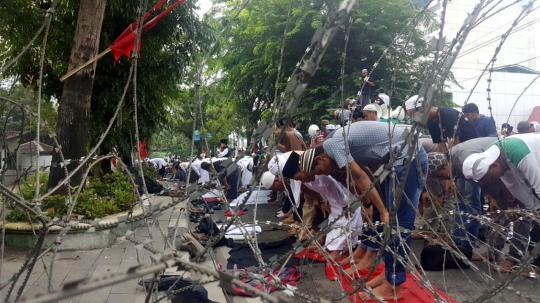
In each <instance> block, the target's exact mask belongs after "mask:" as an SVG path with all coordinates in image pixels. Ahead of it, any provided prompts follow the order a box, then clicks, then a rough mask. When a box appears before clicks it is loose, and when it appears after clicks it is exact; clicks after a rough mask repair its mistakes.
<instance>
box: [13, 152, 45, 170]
mask: <svg viewBox="0 0 540 303" xmlns="http://www.w3.org/2000/svg"><path fill="white" fill-rule="evenodd" d="M51 162H52V155H39V167H40V168H42V167H45V166H47V169H46V171H49V167H48V166H50V165H51ZM17 163H18V165H19V166H20V169H21V171H24V170H25V169H27V168H29V167H33V169H35V167H36V155H35V154H34V153H33V154H30V153H28V154H26V153H25V154H19V159H18V162H17Z"/></svg>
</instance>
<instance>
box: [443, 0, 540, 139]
mask: <svg viewBox="0 0 540 303" xmlns="http://www.w3.org/2000/svg"><path fill="white" fill-rule="evenodd" d="M514 2H515V1H511V0H503V1H502V2H496V1H493V4H495V3H496V4H498V5H496V6H495V7H493V9H491V11H490V12H489V13H488V14H487V15H488V16H489V15H491V14H494V13H495V15H493V16H492V17H491V18H489V19H487V20H485V21H482V22H480V23H478V22H477V23H478V24H477V25H476V26H475V28H473V29H472V30H471V32H470V34H469V36H468V37H467V40H466V42H465V44H464V45H463V47H462V49H461V52H460V54H459V55H458V58H457V60H456V62H455V63H454V65H453V67H452V73H453V74H454V77H455V79H456V81H457V82H458V83H459V85H451V89H450V90H451V92H452V93H453V100H454V102H455V103H456V104H458V105H463V104H464V103H465V102H468V103H475V104H477V105H478V107H479V110H480V113H481V114H484V115H486V116H490V115H491V114H492V115H493V118H494V119H495V122H496V124H497V127H498V128H499V129H500V127H501V125H502V124H503V123H505V122H507V121H508V123H510V124H511V125H513V126H514V127H515V126H516V125H517V123H518V122H519V121H523V120H529V118H530V117H531V113H532V112H533V109H534V108H535V106H540V79H538V80H537V81H535V82H534V83H533V84H532V85H531V82H532V81H533V80H534V79H535V78H536V77H537V76H538V74H539V71H540V45H539V44H540V9H538V8H539V5H538V3H535V4H534V6H533V7H532V9H531V12H530V13H529V14H528V16H526V17H525V18H524V19H523V20H522V21H520V22H519V23H518V24H517V26H515V27H514V29H513V30H512V33H511V35H509V36H508V38H507V39H506V42H505V43H504V45H503V47H502V49H501V51H500V52H499V54H498V56H497V60H496V61H495V64H494V68H493V73H492V74H491V79H492V80H491V83H490V84H491V85H490V89H491V91H490V96H489V97H490V99H491V104H490V102H489V101H488V91H487V89H488V78H489V68H487V71H486V72H485V73H484V74H483V75H482V73H483V71H484V70H485V69H486V67H487V66H488V64H489V62H490V61H491V59H492V57H493V55H494V53H495V50H496V48H497V47H498V46H499V43H500V41H501V37H502V36H503V34H504V33H505V32H506V31H507V30H508V29H509V28H510V27H511V26H512V22H514V20H515V19H516V18H517V17H518V16H519V14H520V13H521V12H522V10H523V9H524V7H525V6H526V5H527V4H528V3H529V2H528V1H520V2H519V3H516V4H513V5H511V4H512V3H514ZM477 3H478V1H470V0H450V1H448V6H447V13H446V24H445V28H444V36H445V37H446V41H447V42H448V41H452V39H453V38H454V37H455V36H456V34H457V32H458V31H459V29H460V28H461V27H462V25H463V22H464V20H465V18H466V17H467V14H469V13H471V12H472V10H473V8H474V6H475V5H476V4H477ZM493 4H492V5H490V6H488V7H487V8H486V9H484V10H483V12H485V11H487V10H489V9H490V8H491V7H492V6H493ZM508 5H510V6H509V7H508V8H506V9H505V10H503V11H501V12H498V13H497V11H498V10H499V9H501V8H504V7H506V6H508ZM438 12H439V13H440V12H441V9H439V10H438ZM529 85H530V87H529V88H528V89H527V90H526V91H525V92H524V90H525V88H526V87H527V86H529ZM523 92H524V93H523ZM522 93H523V95H522V96H521V97H519V96H520V94H522ZM518 97H519V100H518ZM517 100H518V101H517ZM516 101H517V102H516ZM490 107H491V112H490V110H489V108H490ZM533 120H534V118H531V121H533ZM538 122H540V121H538Z"/></svg>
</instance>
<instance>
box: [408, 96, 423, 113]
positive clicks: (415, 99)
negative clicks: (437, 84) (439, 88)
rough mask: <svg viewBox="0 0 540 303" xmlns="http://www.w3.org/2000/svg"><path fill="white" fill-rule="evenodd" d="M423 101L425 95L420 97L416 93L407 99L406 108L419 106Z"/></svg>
mask: <svg viewBox="0 0 540 303" xmlns="http://www.w3.org/2000/svg"><path fill="white" fill-rule="evenodd" d="M423 101H424V97H421V98H418V95H414V96H412V97H410V98H409V100H407V101H405V110H409V109H415V108H419V107H420V106H422V102H423Z"/></svg>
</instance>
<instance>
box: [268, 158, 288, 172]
mask: <svg viewBox="0 0 540 303" xmlns="http://www.w3.org/2000/svg"><path fill="white" fill-rule="evenodd" d="M289 155H290V154H281V155H277V156H273V157H272V159H270V161H268V171H269V172H271V173H272V174H273V175H274V176H277V175H278V174H280V173H281V172H283V168H284V167H285V163H287V159H289Z"/></svg>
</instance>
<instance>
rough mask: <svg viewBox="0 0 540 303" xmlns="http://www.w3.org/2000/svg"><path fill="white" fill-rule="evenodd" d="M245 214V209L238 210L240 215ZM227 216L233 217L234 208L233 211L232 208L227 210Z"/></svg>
mask: <svg viewBox="0 0 540 303" xmlns="http://www.w3.org/2000/svg"><path fill="white" fill-rule="evenodd" d="M243 214H244V211H243V210H240V211H239V212H238V215H239V216H241V215H243ZM225 216H227V217H232V216H234V210H233V211H230V210H227V211H225Z"/></svg>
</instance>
